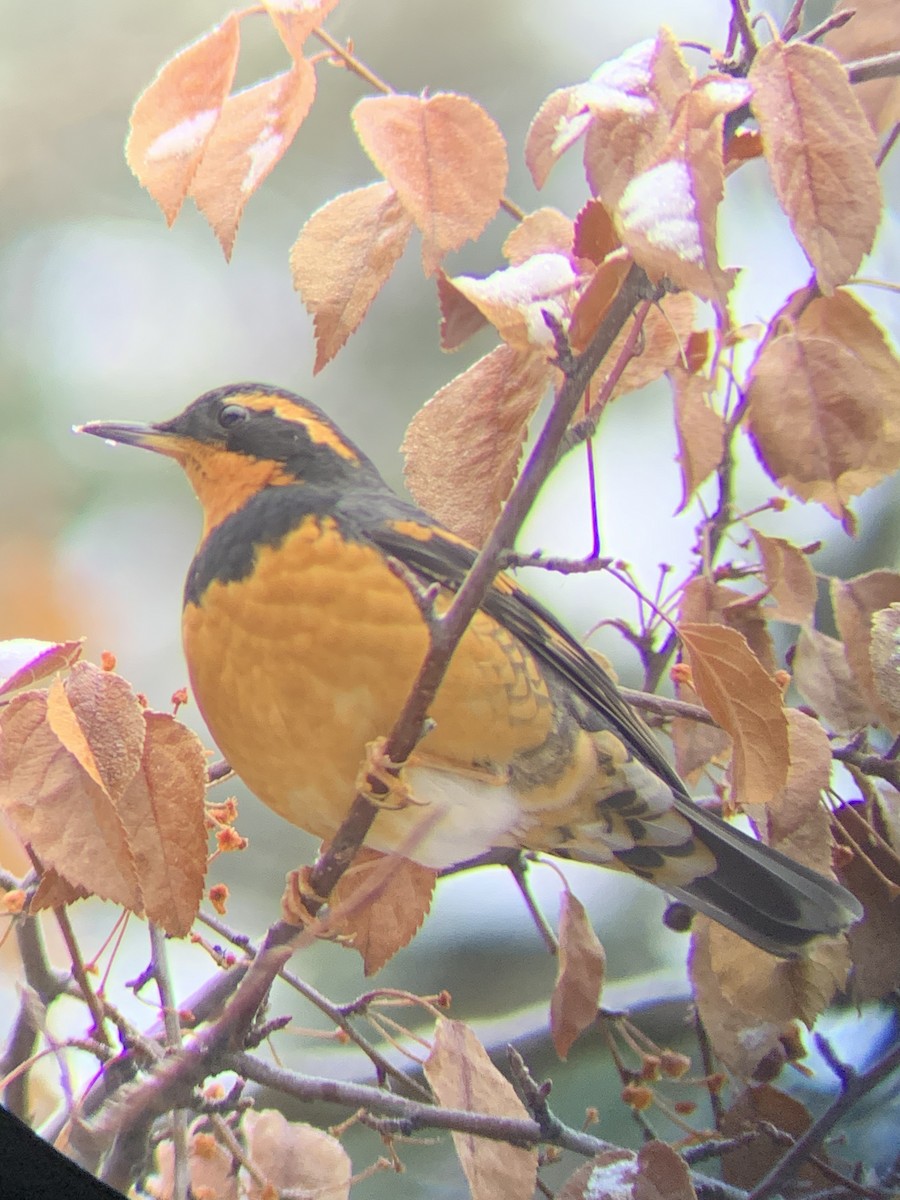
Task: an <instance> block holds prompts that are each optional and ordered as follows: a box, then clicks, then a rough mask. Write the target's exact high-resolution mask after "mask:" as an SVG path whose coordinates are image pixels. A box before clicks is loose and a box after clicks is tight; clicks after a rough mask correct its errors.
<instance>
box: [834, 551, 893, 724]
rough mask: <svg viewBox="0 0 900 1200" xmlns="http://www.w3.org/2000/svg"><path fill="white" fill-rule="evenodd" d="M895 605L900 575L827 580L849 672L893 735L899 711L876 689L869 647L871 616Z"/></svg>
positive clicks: (872, 573)
mask: <svg viewBox="0 0 900 1200" xmlns="http://www.w3.org/2000/svg"><path fill="white" fill-rule="evenodd" d="M898 602H900V574H898V573H897V572H896V571H870V572H869V573H868V574H867V575H857V576H856V578H855V579H848V580H842V579H832V581H831V603H832V606H833V608H834V619H835V621H836V623H837V627H838V632H839V633H840V635H841V637H842V638H843V640H844V653H845V654H846V656H847V662H848V663H849V664H850V670H851V671H852V672H853V675H854V677H855V678H856V681H857V683H858V684H859V686H860V689H861V690H862V693H863V696H864V697H865V698H866V700H867V701H868V703H869V705H870V706H871V708H872V709H873V710H874V712H875V713H876V714H877V716H878V719H879V720H880V721H881V722H882V723H883V724H884V725H886V726H887V728H888V729H890V731H891V732H892V733H893V734H895V735H896V734H897V733H900V712H898V711H897V710H896V709H893V708H892V707H891V706H890V705H889V704H888V703H886V701H885V699H884V697H883V696H882V695H881V693H880V692H879V689H878V687H877V686H876V682H875V671H874V669H873V666H872V659H871V644H872V617H873V616H874V615H875V613H877V612H879V611H880V610H881V609H884V608H888V607H890V605H891V604H895V603H898Z"/></svg>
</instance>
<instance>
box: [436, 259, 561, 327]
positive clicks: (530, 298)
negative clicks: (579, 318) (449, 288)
mask: <svg viewBox="0 0 900 1200" xmlns="http://www.w3.org/2000/svg"><path fill="white" fill-rule="evenodd" d="M450 282H451V283H452V284H453V286H454V287H455V288H456V289H457V290H458V291H460V292H462V294H463V295H464V296H465V297H466V299H467V300H469V301H470V302H471V303H472V304H474V305H475V307H476V308H477V309H479V311H480V312H482V313H483V314H484V316H485V317H487V319H488V321H490V323H491V324H492V325H493V326H494V327H495V328H496V330H497V332H498V333H499V334H500V336H501V337H502V338H503V340H504V341H505V342H506V343H507V345H509V346H513V347H514V348H515V349H517V350H530V349H533V348H538V349H544V350H545V351H547V350H549V349H551V348H552V346H553V334H552V333H551V331H550V329H549V327H548V325H547V322H546V321H545V319H544V313H545V311H549V312H551V313H553V315H554V316H556V317H557V319H560V320H562V319H563V318H564V317H565V316H566V315H567V311H568V301H569V300H570V298H571V297H572V296H573V295H574V293H575V288H576V285H577V283H578V277H577V275H576V274H575V271H574V270H573V268H572V263H571V261H570V259H569V256H568V255H567V254H535V255H533V256H532V257H531V258H529V259H527V260H526V261H525V262H523V263H519V265H518V266H514V267H503V268H501V269H500V270H499V271H493V272H492V273H491V274H490V275H487V276H485V277H484V278H481V279H479V278H476V277H475V276H473V275H457V276H455V277H454V278H453V279H452V280H451V281H450Z"/></svg>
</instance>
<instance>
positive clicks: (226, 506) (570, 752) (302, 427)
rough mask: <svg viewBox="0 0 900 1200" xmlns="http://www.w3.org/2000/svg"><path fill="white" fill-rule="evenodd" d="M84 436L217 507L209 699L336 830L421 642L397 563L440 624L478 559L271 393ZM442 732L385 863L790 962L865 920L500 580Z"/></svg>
mask: <svg viewBox="0 0 900 1200" xmlns="http://www.w3.org/2000/svg"><path fill="white" fill-rule="evenodd" d="M82 430H83V432H85V433H91V434H95V435H96V436H97V437H101V438H106V439H108V440H111V441H115V442H123V443H126V444H127V445H132V446H140V447H143V448H144V449H147V450H154V451H156V452H158V453H160V454H165V455H168V456H169V457H170V458H174V459H175V460H176V462H178V463H180V465H181V467H182V468H183V470H184V471H185V473H186V474H187V476H188V479H189V480H190V482H191V485H192V486H193V489H194V491H195V492H196V494H197V497H198V499H199V500H200V503H201V505H202V506H203V514H204V523H203V533H202V537H201V540H200V546H199V549H198V550H197V553H196V555H195V557H194V561H193V562H192V563H191V567H190V570H189V571H188V576H187V582H186V584H185V589H184V616H183V625H182V628H183V637H184V650H185V656H186V658H187V664H188V670H189V672H190V679H191V684H192V687H193V691H194V695H195V697H196V700H197V704H198V705H199V708H200V711H201V712H202V714H203V716H204V718H205V719H206V722H207V725H208V726H209V730H210V733H211V734H212V736H213V738H214V739H215V741H216V743H217V744H218V746H219V748H220V749H221V751H222V753H223V754H224V755H225V757H226V758H227V760H228V761H229V763H230V764H231V766H232V767H233V768H234V770H235V771H236V772H237V773H238V774H239V775H240V776H241V777H242V778H243V779H244V781H245V782H246V783H247V785H248V786H249V787H250V789H251V790H252V791H253V792H255V793H256V795H257V796H259V798H260V799H261V800H263V801H264V802H265V803H266V804H268V805H269V806H270V807H271V808H273V809H274V810H275V811H276V812H277V813H280V814H281V816H283V817H285V818H286V819H287V820H288V821H291V822H293V823H294V824H295V825H299V826H300V827H301V828H303V829H306V830H308V831H309V832H310V833H313V834H315V835H317V836H319V837H322V838H328V837H330V836H331V835H333V834H334V833H335V831H336V830H337V829H338V827H339V826H340V824H341V821H342V819H343V818H344V817H345V815H346V813H347V811H348V809H349V807H350V804H351V801H352V799H353V796H354V794H355V791H356V786H355V785H356V780H357V777H358V774H359V771H360V767H361V764H362V762H363V760H364V758H365V755H366V747H367V746H368V745H369V744H370V743H371V742H373V741H374V740H375V739H377V738H379V737H382V736H385V735H386V734H387V733H389V732H390V730H391V728H392V726H393V724H394V722H395V719H396V717H397V716H398V714H399V712H400V709H401V707H402V705H403V703H404V700H405V698H406V696H407V693H408V691H409V689H410V687H411V685H412V683H413V681H414V680H415V678H416V675H417V672H418V670H419V667H420V665H421V663H422V659H423V657H424V655H425V652H426V649H427V644H428V632H427V626H426V620H425V617H424V615H423V608H422V604H421V602H419V603H417V599H416V597H415V596H414V595H413V592H412V590H411V588H410V581H409V579H404V578H402V577H401V576H402V573H401V572H398V571H397V569H396V566H395V564H392V562H391V560H392V559H393V560H399V562H400V563H402V564H403V566H404V568H405V569H406V572H408V573H409V574H410V575H411V576H412V577H413V578H414V579H416V580H419V581H421V583H422V585H423V587H424V588H430V587H432V586H433V585H437V587H438V595H437V606H438V610H440V606H441V604H442V603H444V604H445V603H446V602H447V601H448V599H449V597H451V596H452V594H453V592H454V590H455V589H456V588H458V587H459V585H460V583H461V581H462V579H463V578H464V576H465V574H466V572H467V571H468V569H469V568H470V566H471V564H472V562H473V560H474V557H475V551H474V549H473V548H472V547H471V546H470V545H469V544H468V543H466V542H465V541H463V540H462V539H460V538H458V537H456V536H455V535H453V534H452V533H450V532H449V531H448V530H447V529H445V528H443V527H442V526H441V525H439V524H438V523H437V522H436V521H434V520H433V519H432V518H431V517H429V516H428V515H427V514H426V513H425V512H423V511H422V509H420V508H417V507H415V506H414V505H413V504H410V503H408V502H407V501H405V500H402V499H401V498H400V497H399V496H397V495H396V494H395V493H394V492H393V491H392V490H391V489H390V488H389V487H388V485H387V484H386V483H385V482H384V480H383V479H382V477H381V476H380V474H379V473H378V471H377V469H376V468H375V466H374V465H373V463H372V462H371V461H370V460H369V459H368V458H367V457H366V456H365V455H364V454H363V453H362V452H361V451H360V450H358V449H357V448H356V447H355V446H354V445H353V444H352V443H351V442H350V441H348V440H347V438H345V437H344V435H343V434H342V433H341V432H340V430H339V429H338V428H337V427H336V426H335V425H334V424H333V423H332V422H331V421H330V420H329V419H328V418H327V417H326V416H325V414H324V413H322V412H321V411H320V410H319V409H318V408H316V407H315V406H314V405H312V404H310V403H309V402H307V401H306V400H303V399H300V398H299V397H298V396H294V395H292V394H291V393H290V392H286V391H283V390H281V389H279V388H273V387H266V386H264V385H260V384H238V385H235V386H232V387H225V388H221V389H219V390H218V391H213V392H209V393H207V394H206V395H205V396H201V397H200V399H199V400H197V401H195V402H194V403H193V404H191V405H190V406H189V407H188V408H187V409H185V411H184V412H183V413H181V414H180V415H179V416H177V417H174V418H173V419H172V420H170V421H163V422H161V423H159V424H156V425H135V424H114V423H109V422H92V423H91V424H88V425H85V426H83V427H82ZM430 716H431V718H432V721H431V725H430V728H429V731H428V732H427V733H426V735H425V736H424V738H423V739H422V741H421V742H420V743H419V745H418V747H417V748H416V750H415V752H414V753H413V755H412V756H411V758H410V759H409V761H408V762H407V764H406V765H405V766H404V768H403V771H402V776H401V781H402V786H403V787H404V788H405V789H406V790H407V791H408V794H409V795H410V796H411V797H412V798H413V799H414V800H415V803H412V804H408V805H406V806H401V807H398V808H395V809H394V810H393V811H388V810H387V809H385V810H384V811H380V812H379V813H378V815H377V817H376V818H375V822H374V824H373V826H372V829H371V831H370V834H369V836H368V838H367V844H368V845H370V846H371V847H373V848H374V849H377V850H382V851H388V852H391V851H397V850H398V849H401V848H404V847H406V848H408V847H410V846H413V847H414V848H413V850H412V851H411V856H412V857H414V858H415V859H416V860H417V861H419V862H422V863H424V864H426V865H428V866H431V867H438V868H440V867H447V866H450V865H453V864H457V863H460V862H464V861H466V860H468V859H471V858H474V857H476V856H478V855H480V854H482V853H483V852H485V851H487V850H488V849H490V848H492V847H525V848H528V849H531V850H540V851H547V852H550V853H553V854H556V855H560V856H563V857H567V858H572V859H578V860H580V861H585V862H592V863H599V864H602V865H604V866H607V867H614V868H619V869H622V870H626V871H630V872H632V873H633V874H635V875H638V876H640V877H641V878H643V879H647V880H649V881H650V882H651V883H654V884H656V886H657V887H660V888H663V889H664V890H665V891H666V892H668V893H670V895H672V896H674V897H676V898H679V899H681V900H683V901H685V902H686V903H687V904H689V905H690V906H691V907H692V908H695V909H699V910H700V911H702V912H704V913H707V914H708V915H709V916H711V917H713V918H714V919H715V920H717V921H720V922H721V923H722V924H723V925H726V926H728V927H729V928H730V929H733V930H735V931H736V932H737V933H739V934H740V935H741V936H742V937H744V938H746V939H747V940H748V941H750V942H754V943H755V944H756V945H758V946H761V947H763V948H764V949H766V950H768V951H771V952H772V953H774V954H781V955H794V954H797V953H799V952H800V951H801V950H802V948H803V946H804V945H805V944H806V943H807V942H809V941H810V940H811V939H812V938H814V937H816V936H817V935H820V934H834V933H838V932H839V931H841V930H842V929H845V928H846V927H847V926H848V925H850V924H851V923H852V922H853V921H855V920H857V919H858V918H859V917H860V915H861V909H860V906H859V904H858V903H857V901H856V900H855V898H854V897H853V896H852V895H850V894H849V893H848V892H847V891H845V890H844V889H843V888H841V887H839V886H838V885H837V884H836V883H834V882H833V881H831V880H829V879H826V878H824V877H822V876H820V875H818V874H817V873H815V872H814V871H811V870H809V869H808V868H807V867H804V866H801V865H800V864H798V863H795V862H793V861H792V860H790V859H789V858H787V857H785V856H784V855H782V854H780V853H778V852H776V851H774V850H772V849H769V848H768V847H767V846H765V845H763V844H761V843H760V842H757V841H755V840H754V839H753V838H751V837H749V836H747V835H745V834H744V833H742V832H740V831H739V830H737V829H735V828H733V827H731V826H730V825H728V824H726V823H725V822H724V821H722V820H720V819H719V818H717V817H716V816H714V815H712V814H710V813H708V812H706V811H704V810H703V809H701V808H699V807H698V806H697V805H696V804H694V803H693V802H692V801H691V800H690V799H689V798H688V796H687V793H686V791H685V788H684V785H683V783H682V782H681V781H680V779H679V778H678V776H677V775H676V774H675V772H674V771H673V769H672V768H671V767H670V765H669V763H668V762H667V761H666V758H665V756H664V755H663V753H662V750H661V748H660V746H659V745H658V743H657V742H656V740H655V738H654V736H653V735H652V733H651V732H650V730H649V729H648V727H647V726H646V725H645V724H644V722H643V721H642V720H641V719H640V718H639V717H638V716H637V715H636V714H635V712H634V711H633V710H632V709H631V708H630V707H629V706H628V705H627V704H626V703H625V702H624V701H623V699H622V698H621V696H620V695H619V693H618V691H617V689H616V687H615V685H614V683H613V682H612V680H611V679H610V678H609V676H608V675H607V673H606V672H605V671H604V670H603V669H602V668H601V667H600V666H599V665H598V663H597V662H596V661H595V660H594V659H593V658H592V657H591V656H590V654H588V653H587V651H585V650H584V649H583V647H582V646H580V645H579V644H578V642H577V641H575V639H574V638H573V637H572V636H571V635H570V634H569V633H568V632H567V631H566V630H565V629H564V628H563V627H562V625H560V623H559V622H558V621H557V620H556V619H555V618H554V617H553V616H552V615H551V614H550V613H549V612H547V611H546V609H544V608H543V607H542V606H541V605H540V604H539V603H538V602H537V601H536V600H534V599H533V598H532V597H531V596H530V595H529V594H528V593H527V592H526V591H525V590H523V589H522V588H521V587H520V586H519V584H518V583H517V582H516V581H515V580H514V579H512V578H511V577H509V576H508V575H500V576H498V577H497V579H496V580H495V582H494V583H493V585H492V587H491V589H490V591H489V592H488V595H487V596H486V598H485V600H484V603H483V604H482V607H481V609H480V611H479V612H478V613H477V615H476V616H475V619H474V620H473V621H472V623H471V625H470V626H469V629H468V631H467V632H466V634H465V635H464V637H463V639H462V641H461V642H460V644H459V646H458V647H457V650H456V652H455V654H454V656H453V659H452V661H451V663H450V667H449V669H448V671H447V674H446V676H445V678H444V681H443V683H442V685H441V687H440V689H439V691H438V693H437V696H436V697H435V701H434V704H433V706H432V709H431V714H430ZM423 821H425V822H427V824H426V825H424V826H423V825H422V824H421V823H422V822H423ZM417 828H418V830H419V834H420V836H419V840H418V841H416V838H415V836H414V834H415V832H416V830H417ZM423 830H424V833H423V832H422V831H423Z"/></svg>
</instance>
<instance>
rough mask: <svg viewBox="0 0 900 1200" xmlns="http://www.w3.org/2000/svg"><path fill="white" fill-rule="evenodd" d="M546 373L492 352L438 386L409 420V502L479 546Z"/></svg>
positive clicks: (534, 363)
mask: <svg viewBox="0 0 900 1200" xmlns="http://www.w3.org/2000/svg"><path fill="white" fill-rule="evenodd" d="M553 376H554V369H553V368H552V367H551V366H550V365H549V364H548V363H547V362H546V361H545V360H544V359H543V357H541V356H539V355H536V354H523V353H522V352H521V351H519V350H513V349H511V348H510V347H509V346H498V347H497V348H496V349H495V350H492V351H491V352H490V354H487V355H485V357H484V358H482V359H479V361H478V362H476V363H475V364H474V366H471V367H469V369H468V370H467V371H464V372H463V373H462V374H461V375H457V376H456V378H455V379H452V380H451V381H450V383H448V384H447V385H446V386H444V387H443V388H441V390H440V391H439V392H437V393H436V394H435V395H434V396H433V397H432V399H431V400H429V401H428V403H427V404H426V405H425V407H424V408H423V409H421V410H420V411H419V412H418V413H417V414H416V415H415V417H413V419H412V421H411V422H410V425H409V428H408V429H407V431H406V437H405V438H404V441H403V447H402V449H403V453H404V455H405V456H406V482H407V486H408V487H409V490H410V491H411V492H412V494H413V496H414V497H415V499H416V501H417V502H418V503H419V504H421V505H422V506H423V508H426V509H427V510H428V511H429V512H430V513H433V514H434V516H436V517H437V518H438V520H440V521H442V522H443V523H444V524H445V525H446V526H447V527H448V528H449V529H451V530H453V532H454V533H456V534H458V535H459V536H460V537H465V538H467V539H468V540H469V541H471V542H473V543H474V544H475V545H480V544H481V543H482V542H483V541H484V538H485V537H486V535H487V533H488V531H489V530H490V528H491V527H492V525H493V524H494V521H495V520H496V519H497V516H498V515H499V513H500V507H501V505H502V504H503V501H504V500H505V499H506V497H507V496H508V495H509V492H510V490H511V488H512V485H513V483H514V482H515V478H516V474H517V472H518V466H519V460H520V458H521V454H522V446H523V444H524V440H525V434H526V431H527V424H528V421H529V419H530V418H531V416H532V414H533V413H534V411H535V409H536V408H537V406H538V404H539V403H540V401H541V399H542V398H543V396H544V393H545V392H546V390H547V387H548V385H549V384H550V382H551V380H552V379H553Z"/></svg>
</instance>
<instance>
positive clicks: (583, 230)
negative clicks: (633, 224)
mask: <svg viewBox="0 0 900 1200" xmlns="http://www.w3.org/2000/svg"><path fill="white" fill-rule="evenodd" d="M619 245H620V243H619V239H618V237H617V236H616V230H615V226H614V225H613V221H612V217H611V216H610V215H609V212H608V210H607V208H606V206H605V205H604V204H603V203H602V202H601V201H600V200H588V202H587V204H585V206H584V208H583V209H582V210H581V212H580V213H579V214H578V216H577V217H576V218H575V236H574V241H573V244H572V253H573V254H574V255H575V257H576V258H588V259H590V261H591V262H593V263H602V262H603V260H604V258H606V257H607V255H609V254H612V253H613V251H614V250H618V248H619Z"/></svg>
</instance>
